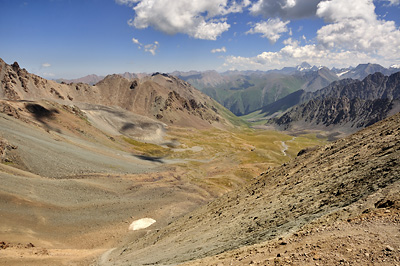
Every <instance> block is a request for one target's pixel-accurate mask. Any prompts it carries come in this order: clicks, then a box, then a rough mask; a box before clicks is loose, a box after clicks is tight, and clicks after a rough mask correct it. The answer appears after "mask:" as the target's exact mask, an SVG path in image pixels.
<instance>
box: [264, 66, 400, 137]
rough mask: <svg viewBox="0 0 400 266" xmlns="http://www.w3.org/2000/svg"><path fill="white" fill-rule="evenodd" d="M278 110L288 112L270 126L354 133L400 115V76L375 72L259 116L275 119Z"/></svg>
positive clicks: (290, 99)
mask: <svg viewBox="0 0 400 266" xmlns="http://www.w3.org/2000/svg"><path fill="white" fill-rule="evenodd" d="M290 108H291V109H290ZM279 109H280V110H285V109H289V110H288V111H287V112H285V113H283V114H282V115H280V116H279V115H278V116H277V117H276V118H272V119H270V123H272V124H274V125H277V126H278V127H281V128H284V129H286V130H287V129H289V128H291V129H295V128H296V129H299V130H301V129H306V128H307V129H311V128H319V129H322V128H324V129H325V130H329V129H331V130H333V129H334V130H339V129H340V130H344V131H345V132H348V133H350V132H354V131H357V130H358V129H359V128H362V127H366V126H369V125H371V124H373V123H375V122H377V121H380V120H382V119H384V118H386V117H388V116H390V115H393V114H395V113H397V112H399V111H400V72H397V73H395V74H392V75H390V76H384V75H383V74H382V73H380V72H376V73H375V74H371V75H368V76H367V77H366V78H365V79H363V80H362V81H359V80H352V79H345V80H341V81H336V82H333V83H332V84H331V85H329V86H327V87H325V88H324V89H321V90H318V91H316V92H305V91H303V90H300V91H297V92H295V93H293V94H290V95H288V96H286V97H284V98H282V99H280V100H279V101H277V102H275V103H274V104H271V105H268V106H266V107H264V108H262V109H261V110H260V113H259V115H262V114H264V115H266V116H267V115H273V114H274V113H276V112H277V111H279Z"/></svg>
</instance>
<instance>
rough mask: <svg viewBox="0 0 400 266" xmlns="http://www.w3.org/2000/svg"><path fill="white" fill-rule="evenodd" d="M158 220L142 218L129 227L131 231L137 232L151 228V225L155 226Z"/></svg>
mask: <svg viewBox="0 0 400 266" xmlns="http://www.w3.org/2000/svg"><path fill="white" fill-rule="evenodd" d="M155 222H156V220H154V219H151V218H142V219H139V220H136V221H133V222H132V223H131V225H130V226H129V230H132V231H136V230H140V229H145V228H147V227H149V226H150V225H152V224H154V223H155Z"/></svg>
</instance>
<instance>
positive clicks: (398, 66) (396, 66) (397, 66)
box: [390, 65, 400, 68]
mask: <svg viewBox="0 0 400 266" xmlns="http://www.w3.org/2000/svg"><path fill="white" fill-rule="evenodd" d="M390 68H400V65H391V66H390Z"/></svg>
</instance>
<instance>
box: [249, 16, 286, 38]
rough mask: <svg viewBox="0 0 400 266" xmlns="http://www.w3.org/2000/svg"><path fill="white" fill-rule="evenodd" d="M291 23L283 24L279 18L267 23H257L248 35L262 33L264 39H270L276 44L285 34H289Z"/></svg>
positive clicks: (269, 20)
mask: <svg viewBox="0 0 400 266" xmlns="http://www.w3.org/2000/svg"><path fill="white" fill-rule="evenodd" d="M288 23H289V21H286V22H283V21H282V20H280V19H279V18H272V19H271V18H270V19H268V20H267V21H262V22H259V23H256V24H255V25H254V26H253V28H251V29H250V30H249V31H248V32H247V34H257V33H260V34H261V36H262V37H263V38H268V39H269V40H270V41H271V42H272V43H275V42H276V41H277V40H278V39H279V38H280V37H281V34H282V33H284V32H288V28H287V24H288Z"/></svg>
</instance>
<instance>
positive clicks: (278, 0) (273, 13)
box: [250, 0, 321, 19]
mask: <svg viewBox="0 0 400 266" xmlns="http://www.w3.org/2000/svg"><path fill="white" fill-rule="evenodd" d="M320 1H321V0H258V1H257V2H255V3H254V4H253V5H252V6H251V7H250V11H251V13H252V14H254V15H262V16H264V17H281V18H283V19H295V18H303V17H310V16H314V15H315V13H316V11H317V5H318V3H319V2H320Z"/></svg>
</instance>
